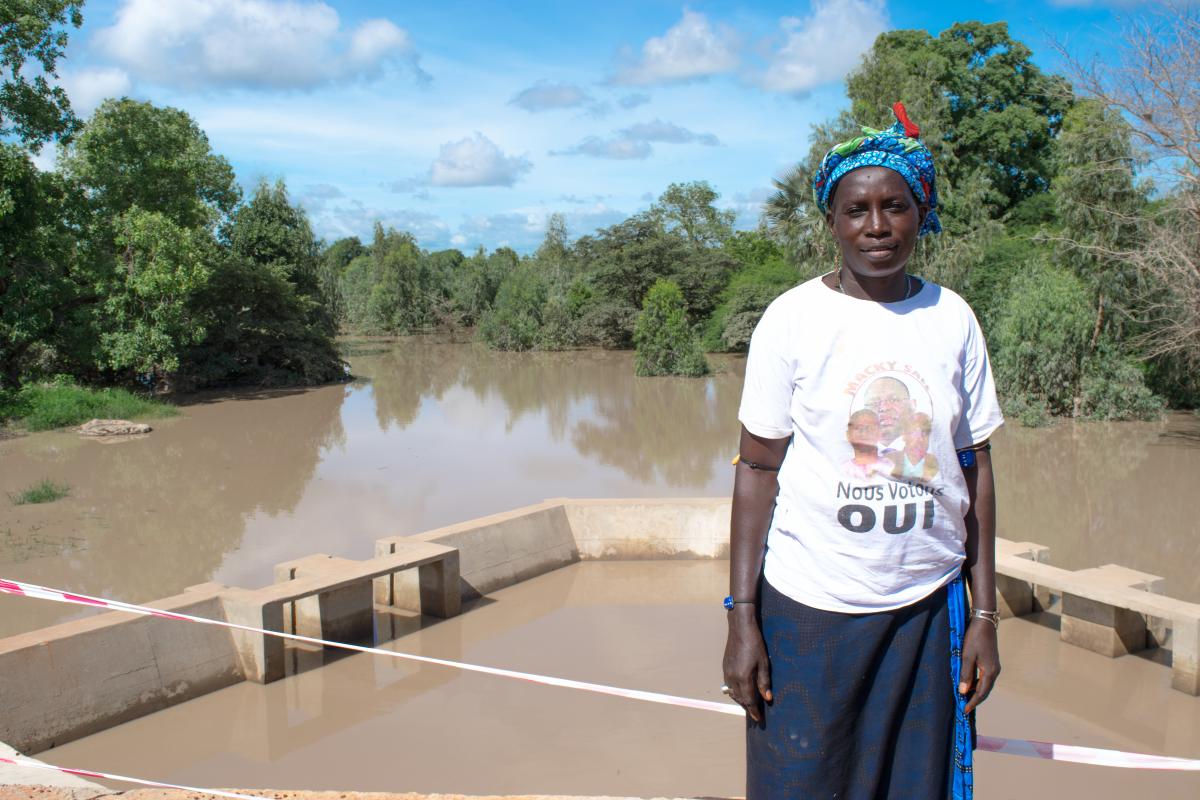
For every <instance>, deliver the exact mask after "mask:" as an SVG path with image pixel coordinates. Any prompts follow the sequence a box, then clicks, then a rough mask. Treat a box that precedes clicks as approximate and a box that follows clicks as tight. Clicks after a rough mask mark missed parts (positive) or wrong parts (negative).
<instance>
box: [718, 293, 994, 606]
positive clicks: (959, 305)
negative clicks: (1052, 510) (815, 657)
mask: <svg viewBox="0 0 1200 800" xmlns="http://www.w3.org/2000/svg"><path fill="white" fill-rule="evenodd" d="M738 419H739V420H741V422H742V424H743V425H744V426H745V427H746V430H748V431H750V432H751V433H753V434H755V435H756V436H761V437H764V438H769V439H782V438H785V437H788V436H790V437H792V440H791V443H790V444H789V446H788V449H787V455H786V456H785V457H784V461H783V465H782V467H781V468H780V470H779V496H778V498H777V500H776V506H775V513H774V516H773V518H772V520H771V530H770V533H769V534H768V536H767V553H766V560H765V563H764V566H763V569H764V575H765V577H766V579H767V580H768V581H769V582H770V583H771V585H772V586H774V587H775V588H776V589H778V590H779V591H780V592H782V593H783V594H785V595H787V596H788V597H791V598H792V599H793V600H796V601H798V602H800V603H803V604H805V605H808V606H811V607H813V608H820V609H824V610H827V611H840V612H847V613H862V612H867V611H884V610H888V609H893V608H901V607H903V606H907V605H910V604H912V603H915V602H917V601H918V600H921V599H922V598H924V597H926V596H928V595H929V594H931V593H932V592H933V591H934V590H936V589H937V588H939V587H940V586H942V585H943V584H945V583H948V582H949V581H950V580H952V579H953V578H954V576H955V575H956V574H957V573H958V571H959V568H960V565H961V564H962V562H963V560H964V557H965V556H964V544H965V541H966V527H965V524H964V521H963V518H964V516H965V515H966V513H967V509H968V507H969V504H970V501H969V497H968V495H967V485H966V481H965V480H964V478H963V474H962V469H961V468H960V467H959V464H958V458H957V455H956V452H955V451H956V450H959V449H962V448H964V447H969V446H970V445H973V444H978V443H980V442H983V441H984V440H986V439H987V438H988V437H990V436H991V435H992V433H993V432H994V431H995V430H996V429H997V428H999V427H1000V426H1001V425H1002V424H1003V423H1004V418H1003V416H1002V415H1001V413H1000V406H999V404H998V403H997V402H996V389H995V386H994V384H993V381H992V372H991V367H990V366H989V364H988V355H987V346H986V345H985V343H984V340H983V334H982V332H981V331H980V329H979V323H978V322H976V320H975V315H974V314H973V313H972V312H971V309H970V307H969V306H968V305H967V304H966V303H965V302H964V301H963V300H962V298H961V297H959V296H958V295H956V294H955V293H954V292H952V291H950V290H949V289H944V288H942V287H940V286H937V285H936V284H933V283H929V282H925V283H924V284H923V285H922V286H921V289H920V290H919V291H918V292H917V293H916V294H914V295H913V296H912V297H910V298H909V299H907V300H904V301H901V302H898V303H876V302H873V301H870V300H860V299H856V298H853V297H849V296H847V295H844V294H841V293H839V292H837V291H835V290H831V289H830V288H829V287H827V286H825V284H823V283H822V282H821V280H820V279H819V278H814V279H813V280H811V281H808V282H806V283H803V284H801V285H800V286H797V287H796V288H794V289H791V290H790V291H788V292H785V293H784V294H782V295H780V296H779V297H778V298H776V299H775V301H774V302H773V303H771V305H770V306H769V307H768V308H767V310H766V312H765V313H764V314H763V317H762V320H761V321H760V322H759V323H758V327H757V328H755V330H754V336H753V337H752V338H751V340H750V354H749V357H748V359H747V362H746V382H745V387H744V389H743V392H742V404H741V408H740V410H739V412H738ZM927 454H928V455H932V456H933V458H926V455H927ZM906 463H907V464H912V465H915V464H922V465H923V466H922V474H921V475H919V476H917V477H904V473H905V465H906ZM912 471H913V470H912V469H909V470H908V472H910V473H911V472H912Z"/></svg>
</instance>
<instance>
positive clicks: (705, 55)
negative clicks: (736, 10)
mask: <svg viewBox="0 0 1200 800" xmlns="http://www.w3.org/2000/svg"><path fill="white" fill-rule="evenodd" d="M737 65H738V53H737V44H736V41H735V37H734V35H733V32H732V31H731V30H729V29H728V28H725V27H721V28H719V29H715V28H713V26H712V25H711V24H710V23H709V21H708V17H706V16H704V15H703V14H701V13H698V12H696V11H689V10H688V9H686V8H685V9H684V10H683V18H682V19H680V20H679V22H677V23H675V24H674V25H673V26H671V28H669V29H668V30H667V32H666V33H665V34H663V35H662V36H655V37H653V38H651V39H648V40H647V41H646V43H645V44H643V45H642V52H641V55H640V57H638V58H637V59H635V60H633V63H630V64H627V65H626V66H625V67H624V68H623V69H621V70H619V71H618V72H617V74H616V75H615V76H614V77H613V79H612V80H613V83H618V84H625V85H631V86H642V85H648V84H656V83H676V82H679V81H688V80H694V79H696V78H705V77H708V76H710V75H719V74H722V73H726V72H732V71H733V70H734V69H736V68H737Z"/></svg>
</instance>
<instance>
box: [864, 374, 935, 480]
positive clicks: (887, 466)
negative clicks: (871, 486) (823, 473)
mask: <svg viewBox="0 0 1200 800" xmlns="http://www.w3.org/2000/svg"><path fill="white" fill-rule="evenodd" d="M932 412H933V403H932V401H931V399H930V396H929V392H928V390H926V388H925V386H924V385H923V384H922V382H921V380H920V378H919V377H918V376H915V375H912V374H909V373H906V372H884V373H880V374H878V375H876V376H875V377H874V378H872V379H871V380H869V381H866V382H865V383H864V384H863V385H862V386H861V387H860V388H859V390H858V391H857V392H856V393H855V395H854V397H853V399H852V400H851V404H850V416H849V419H848V420H847V424H846V442H847V444H848V445H849V447H850V451H851V453H850V457H849V458H848V459H847V460H846V461H845V462H843V464H842V470H843V472H844V473H845V474H846V475H847V476H849V477H852V478H857V479H859V480H868V479H871V478H874V477H877V476H878V477H890V478H908V479H915V480H919V481H930V480H932V479H933V478H935V477H936V476H937V474H938V463H937V458H936V457H935V456H934V454H933V453H931V452H930V451H929V438H930V433H931V431H932V430H933V414H932Z"/></svg>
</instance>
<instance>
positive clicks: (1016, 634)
mask: <svg viewBox="0 0 1200 800" xmlns="http://www.w3.org/2000/svg"><path fill="white" fill-rule="evenodd" d="M726 570H727V565H726V564H725V563H723V562H700V561H698V562H678V561H676V562H623V563H622V562H586V563H583V564H577V565H573V566H571V567H567V568H564V569H561V570H557V571H555V572H552V573H548V574H546V575H543V576H541V577H538V578H534V579H532V580H530V581H527V582H525V583H522V584H518V585H516V586H513V587H510V588H508V589H504V590H501V591H498V592H496V593H495V594H493V595H492V596H491V597H489V598H488V599H487V600H486V601H485V602H482V603H480V604H478V605H476V606H475V607H474V608H473V609H471V610H470V611H469V612H468V613H466V614H464V615H463V616H461V617H458V618H456V619H452V620H447V621H442V622H438V623H436V624H432V625H430V626H428V627H425V628H423V629H421V630H418V631H415V632H410V633H407V634H405V635H402V636H401V637H400V638H399V639H397V640H396V641H395V642H394V643H393V644H391V645H389V646H390V647H394V648H396V649H398V650H402V651H408V652H416V653H422V654H426V655H432V656H437V657H442V658H449V659H456V660H463V661H468V662H473V663H482V664H487V665H492V666H500V667H506V668H510V669H517V670H525V671H531V672H537V673H542V674H550V675H555V676H562V677H568V678H574V679H578V680H585V681H595V682H600V683H608V684H615V685H619V686H624V687H629V688H638V689H648V690H652V691H659V692H666V693H671V694H677V695H685V696H690V697H699V698H706V699H710V700H718V699H721V696H720V694H719V692H718V690H717V686H718V684H719V683H720V680H721V675H720V659H721V650H722V647H723V642H724V625H725V619H724V612H723V611H722V610H721V608H720V607H719V605H717V604H716V603H715V602H714V598H715V597H718V596H719V595H720V594H721V593H722V591H723V587H724V586H725V583H726V580H727V578H726ZM407 623H408V621H407V620H405V619H399V620H395V621H394V623H392V624H394V625H395V626H396V627H398V628H399V629H401V632H402V631H403V629H404V628H405V627H406V626H407ZM381 625H384V626H385V627H386V626H388V625H389V622H388V619H387V618H384V619H383V620H382V621H381ZM1001 647H1002V651H1003V653H1004V661H1005V671H1004V673H1003V675H1002V676H1001V681H1000V684H999V687H998V688H997V690H996V691H995V692H994V694H993V696H992V697H991V698H990V699H989V700H988V702H987V703H986V704H985V705H984V706H983V707H982V709H981V711H980V719H979V727H980V731H981V732H982V733H984V734H987V735H992V736H1005V737H1015V738H1033V739H1040V740H1046V741H1055V742H1060V743H1066V744H1079V745H1087V746H1093V747H1105V748H1115V749H1123V750H1132V751H1140V752H1152V753H1163V754H1169V755H1175V756H1184V757H1192V758H1196V757H1200V698H1194V697H1187V696H1184V695H1182V694H1180V693H1178V692H1173V691H1172V690H1170V689H1169V688H1168V684H1169V678H1168V676H1167V674H1166V670H1165V669H1164V668H1163V667H1161V666H1160V665H1158V664H1155V663H1153V662H1151V661H1149V660H1146V659H1141V658H1125V659H1117V660H1112V659H1108V658H1104V657H1102V656H1098V655H1096V654H1094V653H1090V652H1087V651H1084V650H1080V649H1078V648H1073V647H1068V646H1064V645H1062V644H1060V643H1059V642H1058V641H1057V634H1056V632H1055V631H1054V630H1052V629H1050V628H1048V627H1043V626H1042V625H1040V624H1038V623H1037V622H1035V621H1028V620H1012V621H1008V622H1005V623H1004V624H1003V625H1002V626H1001ZM319 662H320V656H319V655H318V654H311V653H309V654H298V655H297V656H296V658H295V663H296V664H298V665H300V666H304V665H305V664H307V665H308V666H314V665H316V664H317V663H319ZM742 724H743V723H742V722H741V721H740V720H738V719H737V718H735V717H728V716H725V715H721V714H714V713H711V712H704V711H695V710H690V709H680V708H671V707H664V706H657V705H651V704H645V703H639V702H635V701H630V700H624V699H619V698H613V697H606V696H599V695H590V694H585V693H582V692H577V691H570V690H565V689H558V688H551V687H544V686H536V685H532V684H528V683H524V682H519V681H514V680H509V679H503V678H496V677H490V676H483V675H476V674H471V673H461V672H456V671H454V670H452V669H448V668H444V667H433V666H426V665H413V664H410V663H406V662H402V661H398V660H392V659H387V658H384V657H380V656H359V655H355V656H351V657H348V658H341V659H338V660H336V661H332V662H330V663H327V664H326V665H325V666H323V667H321V668H320V669H310V670H308V671H302V672H300V673H299V674H295V675H292V676H291V677H288V678H286V679H285V680H282V681H279V682H276V683H273V684H269V685H267V686H258V685H253V684H241V685H238V686H233V687H230V688H228V689H225V690H222V691H220V692H216V693H214V694H210V695H207V696H205V697H202V698H199V699H197V700H193V701H190V702H188V703H185V704H183V705H180V706H176V707H174V708H171V709H168V710H166V711H162V712H159V713H157V714H154V715H152V716H149V717H144V718H142V719H139V720H135V721H133V722H129V723H126V724H124V725H121V726H119V727H117V728H114V729H111V730H109V731H106V732H103V733H100V734H96V735H94V736H91V737H88V738H86V739H82V740H79V741H77V742H73V743H70V744H67V745H64V746H62V747H59V748H56V749H54V750H51V751H48V752H45V753H42V754H40V756H39V757H40V758H43V759H45V760H48V761H50V762H51V763H55V764H60V765H64V766H71V767H77V768H78V767H82V768H93V769H103V770H106V771H112V772H117V773H123V774H132V775H138V776H141V777H150V778H153V779H157V780H163V781H168V782H173V783H182V784H185V785H193V786H196V785H200V786H237V787H243V788H277V789H301V788H303V789H335V788H336V789H341V790H346V791H349V790H358V791H367V790H375V791H423V792H455V793H457V792H462V793H465V794H493V793H495V794H507V793H514V794H517V793H520V794H525V793H529V794H596V795H618V796H624V795H630V796H643V797H650V796H669V797H685V796H687V797H692V796H695V797H700V796H719V797H726V796H737V795H740V794H742V793H743V791H744V790H743V783H742V781H743V771H744V768H745V765H744V760H743V744H742V742H743V738H742V737H743V732H742ZM976 781H977V787H978V788H977V792H978V794H977V796H978V797H979V798H980V800H999V798H1021V799H1022V800H1026V799H1027V798H1039V797H1072V798H1074V797H1086V798H1089V799H1090V800H1107V799H1108V798H1113V799H1114V800H1115V798H1128V797H1133V796H1146V797H1155V798H1162V799H1163V800H1176V799H1179V800H1182V799H1183V798H1188V799H1189V800H1194V798H1196V797H1197V796H1200V775H1198V774H1196V773H1174V774H1168V773H1150V772H1135V771H1125V770H1117V769H1111V768H1102V767H1088V766H1078V765H1070V764H1057V763H1048V762H1039V761H1034V760H1032V759H1026V758H1017V757H1013V756H1003V755H996V754H990V753H979V754H978V755H977V764H976Z"/></svg>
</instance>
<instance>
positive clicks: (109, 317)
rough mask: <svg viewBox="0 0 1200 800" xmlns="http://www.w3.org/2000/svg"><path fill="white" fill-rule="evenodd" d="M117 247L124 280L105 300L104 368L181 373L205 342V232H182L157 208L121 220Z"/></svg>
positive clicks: (208, 240)
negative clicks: (188, 350)
mask: <svg viewBox="0 0 1200 800" xmlns="http://www.w3.org/2000/svg"><path fill="white" fill-rule="evenodd" d="M119 219H120V221H119V227H118V231H117V239H116V245H117V247H118V248H119V250H120V261H121V272H122V276H121V277H122V280H121V282H120V286H119V288H118V289H117V290H116V291H113V292H111V293H110V294H109V295H108V297H106V298H105V300H104V303H103V306H102V309H103V313H104V317H105V319H106V324H105V332H104V333H103V335H102V337H101V344H102V347H103V353H104V360H105V362H106V366H108V367H110V368H111V369H114V370H132V371H133V372H135V373H139V374H152V375H155V376H163V375H165V374H167V373H172V372H174V371H176V370H177V369H178V368H179V364H180V354H181V353H182V351H183V350H184V348H185V347H187V346H188V345H190V344H195V343H197V342H199V341H201V340H202V339H203V338H204V334H205V329H204V324H203V321H202V319H201V318H199V317H198V315H197V314H196V313H195V308H194V302H193V299H194V295H195V294H196V293H197V292H198V291H199V290H200V289H202V288H203V287H204V286H205V284H207V282H208V278H209V276H210V274H211V272H210V270H209V268H208V267H207V265H206V262H207V261H209V260H210V253H209V252H206V251H211V250H212V249H213V248H212V245H213V244H214V243H213V242H212V241H211V237H210V236H209V235H208V233H207V231H204V230H197V229H191V228H184V227H182V226H180V225H177V224H176V223H174V222H173V221H171V220H170V219H168V218H167V217H166V216H165V215H164V214H162V213H159V212H157V211H142V210H140V209H134V210H133V211H131V212H129V213H127V214H123V215H121V217H120V218H119Z"/></svg>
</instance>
